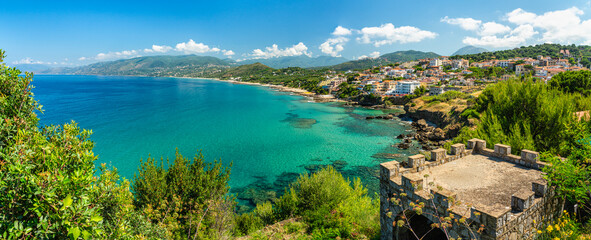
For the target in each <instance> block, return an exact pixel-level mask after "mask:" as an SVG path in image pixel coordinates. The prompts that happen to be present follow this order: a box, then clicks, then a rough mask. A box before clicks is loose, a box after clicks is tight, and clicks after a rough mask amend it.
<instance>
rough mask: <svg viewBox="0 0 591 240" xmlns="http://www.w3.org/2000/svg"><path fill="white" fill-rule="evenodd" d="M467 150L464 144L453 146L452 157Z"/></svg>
mask: <svg viewBox="0 0 591 240" xmlns="http://www.w3.org/2000/svg"><path fill="white" fill-rule="evenodd" d="M465 150H466V145H464V144H462V143H456V144H454V145H451V155H460V154H461V153H463V152H464V151H465Z"/></svg>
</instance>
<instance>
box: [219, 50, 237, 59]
mask: <svg viewBox="0 0 591 240" xmlns="http://www.w3.org/2000/svg"><path fill="white" fill-rule="evenodd" d="M222 53H224V56H228V57H231V56H234V54H235V53H234V51H232V50H222Z"/></svg>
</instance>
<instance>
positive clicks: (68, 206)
mask: <svg viewBox="0 0 591 240" xmlns="http://www.w3.org/2000/svg"><path fill="white" fill-rule="evenodd" d="M3 57H4V52H2V51H0V59H3ZM20 74H21V72H20V71H19V70H17V69H15V68H8V67H6V66H5V65H4V64H2V65H0V93H1V94H0V106H1V107H0V132H1V133H2V135H1V137H0V192H2V194H1V195H0V232H1V233H2V237H3V238H68V237H71V238H78V237H84V238H88V237H90V236H91V235H95V236H99V235H101V234H102V233H101V232H100V229H99V228H97V226H99V225H100V224H101V222H102V221H103V219H102V218H101V216H100V212H99V208H96V207H93V205H92V202H91V196H92V194H91V187H90V185H91V184H92V182H93V181H94V179H93V173H94V170H93V169H94V163H93V161H94V160H95V159H96V157H95V156H94V154H93V153H92V151H91V150H92V147H93V143H92V142H91V141H89V140H88V137H89V136H90V131H85V130H84V131H82V130H80V129H79V128H78V126H77V125H76V124H75V123H72V124H66V125H64V126H49V127H46V128H43V129H42V130H40V129H38V128H37V121H38V119H37V117H36V115H35V113H34V111H35V110H40V106H39V105H38V104H37V102H36V101H35V100H34V99H33V94H32V92H31V89H32V86H31V85H30V83H31V81H32V77H33V76H32V74H29V73H27V74H25V76H19V75H20Z"/></svg>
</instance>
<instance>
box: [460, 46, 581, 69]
mask: <svg viewBox="0 0 591 240" xmlns="http://www.w3.org/2000/svg"><path fill="white" fill-rule="evenodd" d="M560 50H568V51H569V52H570V56H566V55H564V54H561V53H560ZM539 55H542V56H550V57H553V58H559V57H562V58H570V57H572V58H574V59H577V58H581V63H582V64H583V65H585V66H588V65H589V59H588V58H589V57H591V47H590V46H582V45H581V46H576V45H574V44H573V45H560V44H548V43H545V44H539V45H532V46H522V47H518V48H514V49H509V50H502V51H495V52H484V53H478V54H469V55H462V56H452V57H451V58H452V59H457V58H464V59H468V60H470V61H484V60H490V59H509V58H515V57H530V58H536V57H537V56H539Z"/></svg>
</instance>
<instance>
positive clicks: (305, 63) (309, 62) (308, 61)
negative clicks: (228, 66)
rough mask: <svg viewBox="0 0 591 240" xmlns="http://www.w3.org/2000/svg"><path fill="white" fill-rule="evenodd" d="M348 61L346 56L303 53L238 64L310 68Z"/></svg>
mask: <svg viewBox="0 0 591 240" xmlns="http://www.w3.org/2000/svg"><path fill="white" fill-rule="evenodd" d="M346 61H348V60H347V59H346V58H342V57H330V56H320V57H315V58H311V57H308V56H305V55H302V56H292V57H278V58H269V59H250V60H245V61H242V62H239V63H238V64H253V63H257V62H259V63H262V64H264V65H267V66H269V67H272V68H286V67H301V68H311V67H323V66H332V65H336V64H339V63H343V62H346Z"/></svg>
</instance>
